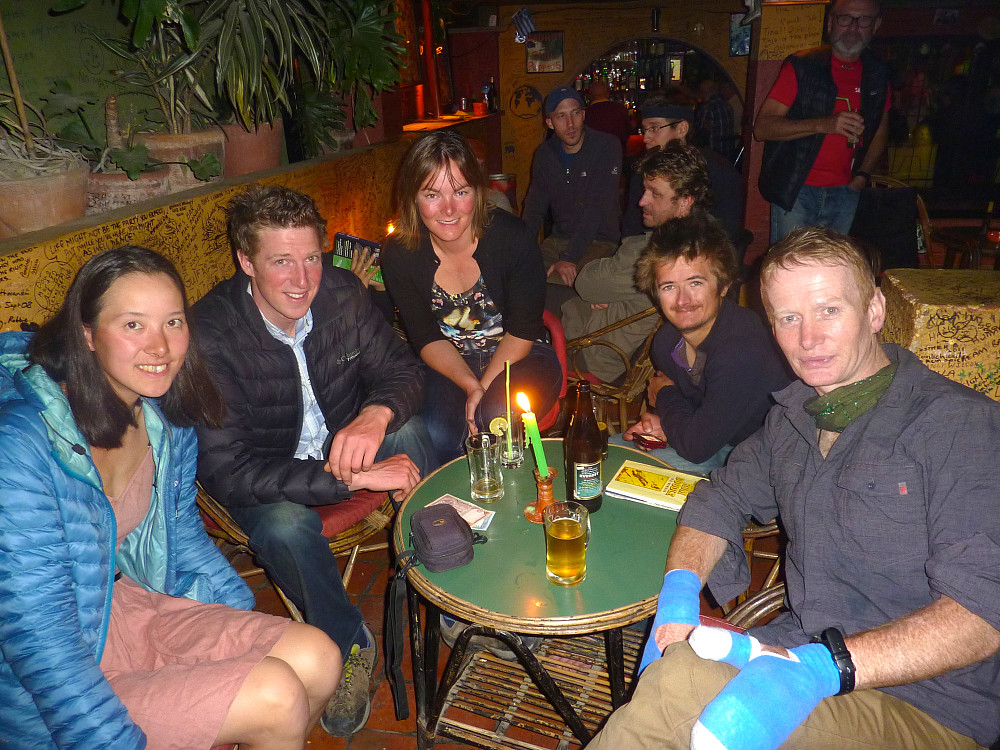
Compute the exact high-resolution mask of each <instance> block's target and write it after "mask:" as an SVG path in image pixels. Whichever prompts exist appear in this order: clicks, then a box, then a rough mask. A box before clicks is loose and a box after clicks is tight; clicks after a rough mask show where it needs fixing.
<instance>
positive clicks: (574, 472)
mask: <svg viewBox="0 0 1000 750" xmlns="http://www.w3.org/2000/svg"><path fill="white" fill-rule="evenodd" d="M603 452H604V441H603V439H602V435H601V428H600V427H599V426H598V424H597V415H596V414H595V413H594V405H593V402H592V400H591V396H590V383H587V382H586V381H583V382H581V383H580V384H579V386H578V387H577V397H576V409H575V411H574V412H573V417H572V418H571V420H570V423H569V427H568V428H567V430H566V437H565V438H564V439H563V455H564V458H565V472H564V475H565V477H566V499H567V500H574V501H576V502H578V503H580V504H581V505H583V507H585V508H586V509H587V510H588V511H590V512H591V513H596V512H597V511H599V510H600V509H601V503H602V502H603V500H604V481H603V474H602V471H601V459H602V455H603Z"/></svg>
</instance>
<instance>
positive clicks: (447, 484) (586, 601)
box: [393, 439, 677, 635]
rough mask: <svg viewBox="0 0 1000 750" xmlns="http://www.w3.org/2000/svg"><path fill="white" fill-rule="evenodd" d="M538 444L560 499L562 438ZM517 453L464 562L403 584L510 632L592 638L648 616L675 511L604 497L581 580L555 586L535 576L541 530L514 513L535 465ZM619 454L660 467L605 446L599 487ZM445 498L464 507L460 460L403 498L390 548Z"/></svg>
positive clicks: (417, 574) (416, 572)
mask: <svg viewBox="0 0 1000 750" xmlns="http://www.w3.org/2000/svg"><path fill="white" fill-rule="evenodd" d="M544 445H545V456H546V460H547V462H548V464H549V465H550V466H553V467H556V468H557V470H558V471H559V475H558V476H557V477H556V480H555V484H554V487H553V496H554V497H555V499H556V500H563V499H565V497H566V485H565V481H564V478H563V468H562V466H563V452H562V441H561V440H552V439H550V440H545V441H544ZM526 453H527V455H526V457H525V462H524V464H523V465H522V466H521V467H519V468H517V469H503V476H504V496H503V497H502V498H501V499H500V500H497V501H496V502H493V503H476V504H477V505H480V506H481V507H483V508H486V509H488V510H492V511H496V515H495V516H494V518H493V521H492V523H491V524H490V527H489V528H488V529H487V530H486V531H485V532H482V533H484V534H485V536H486V537H487V538H488V540H489V541H488V542H487V543H486V544H481V545H476V547H475V558H474V560H473V561H472V562H471V563H469V564H468V565H465V566H463V567H460V568H456V569H454V570H449V571H446V572H444V573H430V572H428V571H427V570H426V569H425V568H423V567H417V568H414V569H412V570H411V571H410V573H409V576H410V583H411V585H413V586H414V587H415V588H416V589H417V590H418V591H419V592H420V594H421V595H423V596H424V597H425V598H427V599H428V600H430V601H432V602H433V603H434V604H435V605H437V606H438V607H440V608H441V609H442V610H444V611H446V612H449V613H450V614H453V615H456V616H458V617H461V618H463V619H467V620H470V621H473V622H477V623H480V624H483V625H490V626H493V627H497V628H505V629H508V630H513V631H515V632H519V633H538V634H543V635H575V634H581V633H592V632H598V631H601V630H607V629H610V628H613V627H622V626H624V625H629V624H631V623H633V622H637V621H639V620H642V619H644V618H646V617H648V616H650V615H651V614H653V612H654V611H655V608H656V596H657V594H658V592H659V590H660V586H661V585H662V583H663V568H664V564H665V562H666V559H667V547H668V546H669V544H670V539H671V537H672V536H673V533H674V529H675V528H676V525H677V514H676V513H675V512H673V511H669V510H664V509H661V508H654V507H651V506H648V505H643V504H642V503H636V502H632V501H630V500H622V499H619V498H614V497H610V496H608V495H605V496H604V504H603V506H602V507H601V509H600V510H599V511H598V512H597V513H595V514H593V515H592V516H591V519H590V524H591V540H590V546H589V547H588V549H587V577H586V579H585V580H584V581H582V582H581V583H579V584H576V585H574V586H559V585H556V584H554V583H552V582H550V581H549V580H548V578H546V576H545V533H544V529H543V527H542V525H541V524H534V523H531V522H530V521H528V520H527V519H526V518H525V517H524V514H523V512H522V511H523V510H524V506H525V505H528V504H529V503H531V502H534V499H535V495H536V490H535V480H534V476H533V471H532V470H533V469H534V468H535V464H534V460H533V457H532V455H531V451H530V450H528V451H527V452H526ZM626 458H628V459H631V460H633V461H641V462H644V463H649V464H660V462H659V461H657V459H655V458H652V457H651V456H649V455H648V454H646V453H642V452H640V451H637V450H634V449H632V448H623V447H621V446H616V445H611V446H609V452H608V459H607V460H606V461H605V462H604V482H605V483H607V481H608V479H610V477H611V476H613V475H614V472H616V471H617V470H618V468H619V467H620V466H621V464H622V462H623V461H624V460H625V459H626ZM661 465H662V464H661ZM447 493H450V494H452V495H455V496H456V497H460V498H462V499H463V500H469V501H471V496H470V494H469V468H468V462H467V461H466V459H465V458H464V457H463V458H459V459H456V460H455V461H452V462H451V463H448V464H446V465H444V466H442V467H441V468H440V469H438V471H436V472H434V473H433V474H431V475H429V476H428V477H426V478H425V479H424V480H423V481H422V482H421V483H420V484H419V485H418V486H417V487H416V488H414V490H413V492H411V494H410V496H409V497H408V498H407V500H406V502H405V504H404V506H403V508H402V510H401V511H400V513H399V514H398V515H397V518H396V524H395V528H394V531H393V540H394V543H395V545H396V549H397V551H399V550H402V549H404V548H406V546H407V545H406V544H405V543H406V542H408V541H409V532H410V516H411V515H412V514H413V512H414V511H416V510H417V509H419V508H422V507H424V506H425V505H427V504H428V503H431V502H433V501H434V500H436V499H437V498H439V497H440V496H441V495H444V494H447ZM404 530H405V534H404Z"/></svg>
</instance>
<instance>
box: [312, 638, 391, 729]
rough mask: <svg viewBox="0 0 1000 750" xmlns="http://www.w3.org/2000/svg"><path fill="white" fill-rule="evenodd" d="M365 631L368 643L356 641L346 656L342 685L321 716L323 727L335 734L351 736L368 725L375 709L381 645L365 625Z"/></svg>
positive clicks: (320, 721) (341, 678)
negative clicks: (374, 676)
mask: <svg viewBox="0 0 1000 750" xmlns="http://www.w3.org/2000/svg"><path fill="white" fill-rule="evenodd" d="M362 634H363V635H364V636H365V637H366V638H367V640H368V643H367V645H366V646H361V645H359V644H357V643H355V644H354V645H353V646H351V652H350V654H348V656H347V659H345V660H344V671H343V673H342V674H341V676H340V685H338V686H337V692H336V693H334V694H333V697H332V698H331V699H330V702H329V703H327V704H326V709H325V710H324V711H323V715H322V716H321V717H320V720H319V723H320V726H322V727H323V731H324V732H326V733H327V734H329V735H330V736H331V737H350V736H351V735H352V734H354V733H355V732H357V731H358V730H360V729H361V728H362V727H364V725H365V723H366V722H367V721H368V715H369V714H370V713H371V710H372V700H371V683H372V672H373V671H374V670H375V661H376V660H377V659H378V649H377V648H376V647H375V636H374V635H373V634H372V631H371V630H369V629H368V626H367V625H362Z"/></svg>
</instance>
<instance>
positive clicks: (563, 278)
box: [521, 86, 622, 315]
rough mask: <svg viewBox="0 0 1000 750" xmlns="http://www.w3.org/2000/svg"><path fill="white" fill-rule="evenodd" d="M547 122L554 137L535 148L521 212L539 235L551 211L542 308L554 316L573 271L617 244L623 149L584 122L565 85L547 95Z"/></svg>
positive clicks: (580, 107)
mask: <svg viewBox="0 0 1000 750" xmlns="http://www.w3.org/2000/svg"><path fill="white" fill-rule="evenodd" d="M545 124H546V125H548V127H549V128H550V129H551V130H552V131H553V133H554V136H555V137H551V138H548V139H547V140H546V141H544V142H543V143H542V145H540V146H539V147H538V149H537V150H536V151H535V156H534V161H533V163H532V166H531V183H530V184H529V186H528V194H527V196H526V197H525V199H524V210H523V212H522V214H521V215H522V218H523V219H524V222H525V223H526V224H527V225H528V229H529V230H531V232H532V233H534V234H537V233H538V232H539V230H540V229H541V228H542V224H543V222H544V221H545V218H546V216H547V215H549V213H550V212H551V216H552V224H553V228H552V234H551V235H550V236H549V237H547V238H546V239H545V241H544V242H543V243H542V246H541V247H542V258H543V260H544V261H545V267H546V270H547V273H548V279H549V282H550V283H549V287H548V293H547V294H546V307H547V308H548V309H550V310H552V311H553V312H555V313H556V314H557V315H558V314H559V309H560V307H561V305H562V303H563V302H564V301H565V300H566V299H568V298H569V297H571V296H573V294H574V293H573V291H572V287H573V281H574V280H575V279H576V274H577V271H578V270H579V269H580V268H582V267H583V266H584V265H585V264H586V263H588V262H589V261H591V260H593V259H595V258H601V257H605V256H608V255H611V254H612V253H613V252H614V251H615V249H616V248H617V247H618V238H619V226H618V224H619V217H620V214H621V211H620V207H619V199H618V187H619V180H620V175H621V165H622V147H621V143H619V142H618V139H616V138H615V137H613V136H610V135H608V134H607V133H602V132H600V131H597V130H592V129H591V128H588V127H587V126H586V125H584V103H583V98H582V97H581V96H580V94H579V93H578V92H577V91H576V90H574V89H572V88H569V87H568V86H562V87H560V88H557V89H555V90H554V91H552V92H551V93H550V94H549V95H548V96H547V97H546V99H545Z"/></svg>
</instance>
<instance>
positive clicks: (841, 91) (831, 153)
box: [768, 55, 892, 187]
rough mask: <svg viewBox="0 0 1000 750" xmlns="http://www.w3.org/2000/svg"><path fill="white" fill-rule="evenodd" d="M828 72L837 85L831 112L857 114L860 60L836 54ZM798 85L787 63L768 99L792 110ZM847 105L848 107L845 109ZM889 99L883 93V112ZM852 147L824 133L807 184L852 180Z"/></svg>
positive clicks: (842, 139) (824, 184)
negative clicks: (845, 59)
mask: <svg viewBox="0 0 1000 750" xmlns="http://www.w3.org/2000/svg"><path fill="white" fill-rule="evenodd" d="M830 71H831V73H832V74H833V82H834V83H835V84H836V86H837V100H836V101H835V102H834V107H833V113H832V114H836V113H837V112H843V111H845V110H847V111H849V112H857V111H858V108H859V107H860V106H861V61H860V60H856V61H855V62H852V63H845V62H843V61H841V60H838V59H837V57H836V55H831V56H830ZM798 91H799V85H798V81H797V80H796V78H795V68H793V67H792V66H791V64H790V63H789V62H788V61H787V60H786V61H785V63H784V64H783V65H782V66H781V71H780V72H779V73H778V80H777V81H775V82H774V86H772V87H771V93H769V94H768V96H769V97H770V98H772V99H774V100H775V101H776V102H780V103H781V104H784V105H785V106H786V107H791V106H792V104H793V103H794V102H795V96H796V94H798ZM848 102H850V106H848ZM891 103H892V99H891V97H890V96H889V92H888V91H886V96H885V109H886V111H888V109H889V105H890V104H891ZM853 162H854V148H852V147H851V146H848V145H847V138H846V137H844V136H842V135H833V134H827V136H826V137H825V138H824V139H823V145H822V146H821V147H820V150H819V154H818V155H817V156H816V161H815V162H813V166H812V169H810V170H809V174H808V175H807V176H806V185H813V186H814V187H839V186H840V185H846V184H847V183H848V182H850V181H851V174H852V172H853V166H854V164H853Z"/></svg>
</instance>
